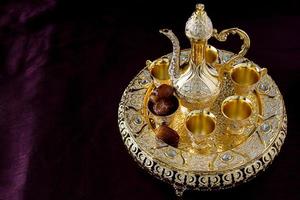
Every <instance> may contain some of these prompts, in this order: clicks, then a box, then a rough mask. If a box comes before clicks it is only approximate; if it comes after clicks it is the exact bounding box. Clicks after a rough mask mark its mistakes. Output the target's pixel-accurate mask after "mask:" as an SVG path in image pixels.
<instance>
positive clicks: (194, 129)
mask: <svg viewBox="0 0 300 200" xmlns="http://www.w3.org/2000/svg"><path fill="white" fill-rule="evenodd" d="M186 128H187V129H188V131H190V132H191V133H193V134H196V135H203V136H208V135H209V134H211V133H212V132H213V131H214V130H215V128H216V121H215V119H214V117H213V116H211V115H209V114H206V113H196V114H192V115H191V116H188V118H187V120H186Z"/></svg>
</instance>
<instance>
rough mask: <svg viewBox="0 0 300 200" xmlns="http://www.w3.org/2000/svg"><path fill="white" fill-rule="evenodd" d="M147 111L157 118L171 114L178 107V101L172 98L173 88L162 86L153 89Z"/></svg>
mask: <svg viewBox="0 0 300 200" xmlns="http://www.w3.org/2000/svg"><path fill="white" fill-rule="evenodd" d="M148 106H149V109H150V110H151V112H152V113H154V114H156V115H158V116H167V115H171V114H173V113H174V112H175V111H176V110H177V108H178V106H179V103H178V100H177V98H176V97H175V96H174V88H173V87H172V86H169V85H166V84H163V85H160V86H159V87H157V88H155V89H154V90H153V92H152V94H151V95H150V98H149V105H148Z"/></svg>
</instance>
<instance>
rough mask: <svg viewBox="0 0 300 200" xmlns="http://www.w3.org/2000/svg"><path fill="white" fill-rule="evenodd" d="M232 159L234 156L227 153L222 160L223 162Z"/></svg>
mask: <svg viewBox="0 0 300 200" xmlns="http://www.w3.org/2000/svg"><path fill="white" fill-rule="evenodd" d="M231 159H232V155H230V154H229V153H225V154H224V155H223V156H222V160H223V161H225V162H226V161H229V160H231Z"/></svg>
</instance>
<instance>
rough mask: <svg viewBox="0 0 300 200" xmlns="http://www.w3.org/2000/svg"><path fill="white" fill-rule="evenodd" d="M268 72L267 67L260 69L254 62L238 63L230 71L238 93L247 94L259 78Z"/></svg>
mask: <svg viewBox="0 0 300 200" xmlns="http://www.w3.org/2000/svg"><path fill="white" fill-rule="evenodd" d="M265 74H267V69H266V68H262V69H258V68H257V67H256V66H255V65H254V64H253V63H252V62H248V63H241V64H238V65H236V66H235V67H234V68H232V69H231V71H230V77H231V80H232V82H233V85H234V90H235V93H236V94H237V95H243V96H247V95H248V94H249V93H250V92H252V91H253V90H254V89H255V87H256V85H257V83H258V82H259V80H260V79H261V78H262V77H263V76H264V75H265Z"/></svg>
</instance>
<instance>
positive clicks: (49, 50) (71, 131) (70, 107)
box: [0, 0, 300, 200]
mask: <svg viewBox="0 0 300 200" xmlns="http://www.w3.org/2000/svg"><path fill="white" fill-rule="evenodd" d="M202 2H203V1H202ZM195 3H196V1H193V2H181V3H180V2H175V1H164V2H163V1H160V2H154V1H147V2H142V1H132V2H116V1H108V2H106V4H104V3H103V4H101V5H97V4H96V3H92V2H90V1H81V2H68V1H65V2H63V1H55V0H43V1H34V0H32V1H29V0H27V1H3V4H2V5H0V10H1V12H0V13H2V14H1V15H0V199H1V200H2V199H5V200H6V199H7V200H22V199H24V200H48V199H49V200H50V199H51V200H95V199H105V200H106V199H115V200H119V199H132V200H134V199H155V200H159V199H174V198H175V195H174V192H173V190H172V188H171V187H170V186H168V185H167V184H165V183H162V182H160V181H158V180H156V179H155V178H153V177H151V176H150V175H148V174H147V173H146V172H144V171H143V170H142V169H140V168H139V167H138V166H137V164H136V163H135V162H134V161H133V159H132V158H131V157H130V156H129V154H128V153H127V150H126V148H125V146H124V145H123V142H122V140H121V137H120V134H119V129H118V124H117V109H118V103H119V100H120V98H121V95H122V92H123V90H124V89H125V87H126V86H127V85H128V83H129V82H130V81H131V79H132V78H133V77H134V76H135V75H136V74H137V73H138V72H139V71H140V70H141V69H142V67H144V65H145V61H146V60H147V59H150V60H152V59H155V58H157V57H160V56H162V55H164V54H166V53H169V52H170V51H171V50H172V49H171V44H170V42H169V41H168V40H167V39H166V38H165V37H163V36H162V35H160V34H159V33H158V29H160V28H164V27H167V28H172V29H173V31H174V32H175V33H176V34H177V35H178V37H179V39H180V41H181V46H182V47H183V48H189V42H188V40H187V39H186V37H185V36H184V26H185V21H186V20H187V18H188V17H189V16H190V14H191V12H192V11H193V10H194V5H195ZM204 3H205V4H206V10H207V12H208V15H209V16H210V17H211V19H212V21H213V24H214V27H216V28H217V29H218V30H222V29H224V28H229V27H239V28H241V29H243V30H245V31H246V32H247V33H248V34H249V36H250V38H251V48H250V50H249V52H248V54H247V57H248V58H250V59H251V60H253V61H255V62H256V63H257V64H259V65H260V66H263V67H267V68H268V70H269V74H270V75H271V76H272V77H273V79H274V80H275V81H276V83H277V85H278V86H279V88H280V90H281V92H282V94H283V96H284V99H285V103H286V108H287V114H288V136H287V138H286V142H285V144H284V145H283V147H282V151H281V153H280V156H279V157H277V158H276V159H275V161H274V163H273V164H272V165H271V167H270V168H269V169H268V170H267V171H266V172H264V173H263V174H261V175H260V176H258V177H257V178H255V179H254V180H252V181H251V182H249V183H246V184H243V185H241V186H239V187H237V188H234V189H230V190H226V191H220V192H187V193H186V194H185V199H200V198H201V199H207V198H210V199H211V198H212V199H217V198H219V199H292V200H294V199H295V200H297V199H300V191H299V186H300V185H299V182H300V175H299V169H300V162H299V156H300V155H299V153H300V150H299V147H300V134H299V133H300V130H299V129H300V128H299V127H297V124H298V121H299V114H300V112H299V104H297V103H299V99H298V96H299V95H298V93H299V86H300V28H299V27H300V15H299V13H298V5H297V1H293V0H288V1H284V2H283V3H280V4H279V3H275V2H271V1H270V3H266V2H265V4H262V2H261V1H251V2H250V1H249V2H244V1H240V3H235V2H230V1H214V2H212V1H205V2H204ZM229 43H233V45H230V44H226V45H224V44H220V43H216V42H214V43H213V44H215V46H216V47H219V48H226V49H232V51H237V50H238V46H239V45H240V43H239V42H238V40H237V39H236V38H234V37H233V38H231V39H230V40H229ZM298 84H299V85H298Z"/></svg>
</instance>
